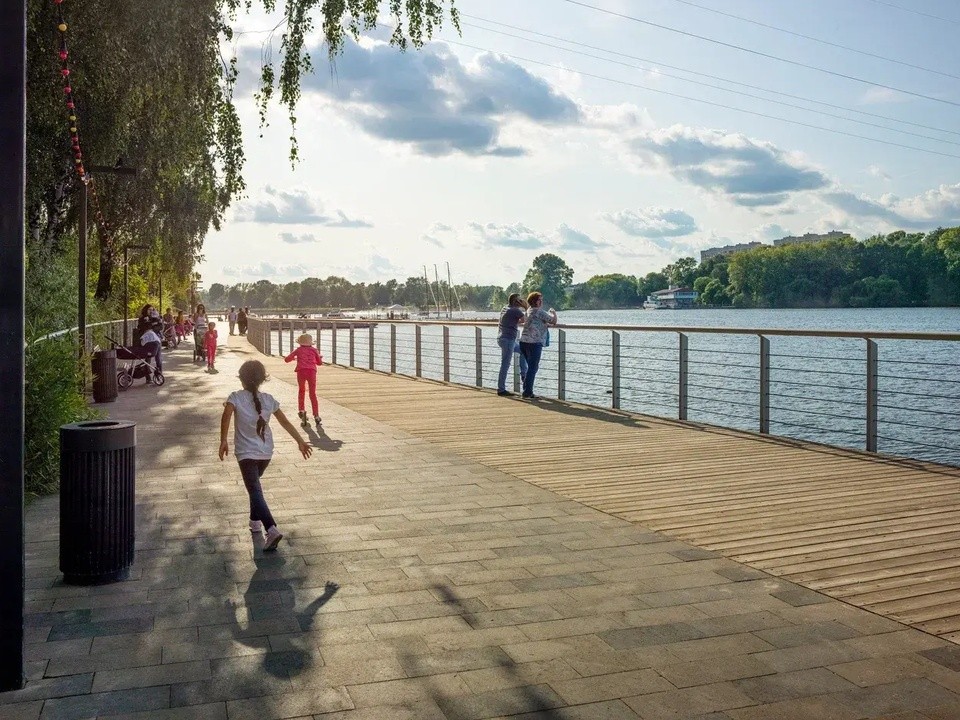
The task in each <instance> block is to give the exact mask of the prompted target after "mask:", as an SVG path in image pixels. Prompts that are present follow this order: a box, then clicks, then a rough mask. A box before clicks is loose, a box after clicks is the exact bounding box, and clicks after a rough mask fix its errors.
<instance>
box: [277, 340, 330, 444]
mask: <svg viewBox="0 0 960 720" xmlns="http://www.w3.org/2000/svg"><path fill="white" fill-rule="evenodd" d="M284 360H286V361H287V362H293V361H294V360H296V361H297V406H298V408H299V412H298V413H297V414H298V415H299V416H300V424H301V425H302V426H303V427H308V426H309V423H308V422H307V409H306V406H305V404H304V397H303V396H304V391H305V390H307V389H309V391H310V406H311V408H312V409H313V422H314V423H315V424H316V426H317V432H320V424H321V422H322V421H321V420H320V403H319V401H318V400H317V368H318V367H320V366H321V365H323V355H321V354H320V351H319V350H317V349H316V348H315V347H314V346H313V336H312V335H309V334H308V333H304V334H303V335H301V336H300V337H298V338H297V348H296V349H295V350H294V351H293V352H292V353H290V354H289V355H287V356H286V357H285V358H284Z"/></svg>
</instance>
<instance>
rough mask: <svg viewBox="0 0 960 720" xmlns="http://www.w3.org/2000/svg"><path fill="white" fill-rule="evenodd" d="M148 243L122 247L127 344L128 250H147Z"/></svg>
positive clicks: (124, 342) (124, 330)
mask: <svg viewBox="0 0 960 720" xmlns="http://www.w3.org/2000/svg"><path fill="white" fill-rule="evenodd" d="M149 249H150V246H149V245H124V247H123V344H124V346H126V345H127V337H128V336H127V315H129V314H130V297H129V295H130V273H129V267H130V260H129V259H128V257H127V254H128V253H129V251H130V250H149Z"/></svg>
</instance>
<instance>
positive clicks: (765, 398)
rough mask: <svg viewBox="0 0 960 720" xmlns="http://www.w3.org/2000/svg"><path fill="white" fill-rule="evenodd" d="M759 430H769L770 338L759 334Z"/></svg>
mask: <svg viewBox="0 0 960 720" xmlns="http://www.w3.org/2000/svg"><path fill="white" fill-rule="evenodd" d="M760 432H762V433H764V434H768V433H769V432H770V338H766V337H764V336H763V335H761V336H760Z"/></svg>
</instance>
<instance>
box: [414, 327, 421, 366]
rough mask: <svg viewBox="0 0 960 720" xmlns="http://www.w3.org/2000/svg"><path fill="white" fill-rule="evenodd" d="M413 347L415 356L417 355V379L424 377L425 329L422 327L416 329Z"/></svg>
mask: <svg viewBox="0 0 960 720" xmlns="http://www.w3.org/2000/svg"><path fill="white" fill-rule="evenodd" d="M413 345H414V348H413V350H414V355H416V358H415V361H414V362H415V365H416V367H415V368H414V372H415V373H416V376H417V377H423V352H422V351H423V328H422V327H421V326H420V325H417V326H416V327H415V328H414V333H413Z"/></svg>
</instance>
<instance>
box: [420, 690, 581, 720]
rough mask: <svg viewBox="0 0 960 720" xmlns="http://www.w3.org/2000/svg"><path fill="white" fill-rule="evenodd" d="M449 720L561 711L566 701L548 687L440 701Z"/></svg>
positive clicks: (502, 691) (477, 719) (488, 693)
mask: <svg viewBox="0 0 960 720" xmlns="http://www.w3.org/2000/svg"><path fill="white" fill-rule="evenodd" d="M437 705H439V706H440V709H441V710H443V713H444V715H446V716H447V718H449V720H482V719H483V718H491V717H496V716H499V715H516V714H519V713H524V712H533V711H537V710H549V709H552V708H558V707H562V706H563V705H564V701H563V699H562V698H560V697H559V696H558V695H557V694H556V693H555V692H554V691H553V690H551V689H550V686H549V685H526V686H523V687H517V688H508V689H505V690H493V691H490V692H486V693H477V694H473V695H467V696H461V697H451V698H444V699H442V700H438V701H437Z"/></svg>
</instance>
